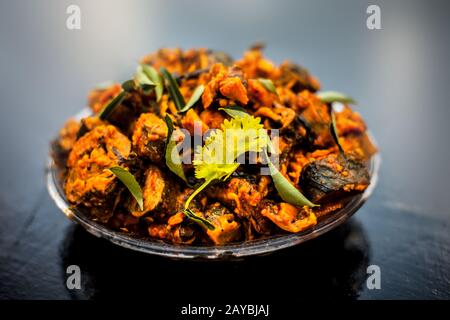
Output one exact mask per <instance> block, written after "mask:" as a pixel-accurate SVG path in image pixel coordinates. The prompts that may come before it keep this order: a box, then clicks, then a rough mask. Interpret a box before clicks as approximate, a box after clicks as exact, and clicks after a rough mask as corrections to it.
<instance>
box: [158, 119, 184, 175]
mask: <svg viewBox="0 0 450 320" xmlns="http://www.w3.org/2000/svg"><path fill="white" fill-rule="evenodd" d="M164 120H165V121H166V124H167V128H168V133H167V141H166V151H165V159H166V165H167V167H168V168H169V169H170V171H172V172H173V173H175V174H176V175H177V176H179V177H180V178H181V179H183V180H184V181H185V182H186V183H187V182H188V181H187V179H186V176H185V175H184V170H183V165H182V163H181V157H180V155H179V154H178V150H177V144H176V142H175V141H174V140H173V139H172V133H173V123H172V119H171V118H170V117H169V115H167V114H166V117H165V118H164ZM174 157H175V159H174Z"/></svg>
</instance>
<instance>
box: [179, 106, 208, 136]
mask: <svg viewBox="0 0 450 320" xmlns="http://www.w3.org/2000/svg"><path fill="white" fill-rule="evenodd" d="M181 125H182V126H183V128H184V129H186V130H187V131H189V133H190V134H191V135H194V134H195V133H199V134H204V133H205V132H206V131H208V129H209V128H208V126H207V125H206V124H205V123H204V122H203V121H202V120H201V118H200V117H199V116H198V114H197V112H195V110H193V109H190V110H189V111H188V112H186V115H185V116H184V118H183V120H181ZM196 125H197V126H198V128H197V132H195V126H196Z"/></svg>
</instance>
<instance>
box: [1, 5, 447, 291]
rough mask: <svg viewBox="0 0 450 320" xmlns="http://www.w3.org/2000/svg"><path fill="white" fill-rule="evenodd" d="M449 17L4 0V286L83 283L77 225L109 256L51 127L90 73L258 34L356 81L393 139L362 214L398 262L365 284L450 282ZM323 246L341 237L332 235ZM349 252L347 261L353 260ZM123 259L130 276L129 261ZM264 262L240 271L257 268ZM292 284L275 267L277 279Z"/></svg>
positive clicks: (284, 51) (275, 50)
mask: <svg viewBox="0 0 450 320" xmlns="http://www.w3.org/2000/svg"><path fill="white" fill-rule="evenodd" d="M71 4H76V5H79V6H80V8H81V27H82V28H81V30H74V31H70V30H68V29H67V28H66V19H67V16H68V15H67V14H66V8H67V7H68V6H69V5H71ZM369 4H377V5H379V6H380V8H381V24H382V30H368V29H367V27H366V19H367V16H368V15H367V14H366V9H367V7H368V5H369ZM449 18H450V1H437V0H436V1H416V0H396V1H393V0H391V1H376V0H372V1H364V0H362V1H361V0H345V1H343V0H341V1H335V0H320V1H318V0H314V1H312V0H311V1H299V0H297V1H280V0H276V1H275V0H271V1H264V0H225V1H212V0H184V1H137V0H135V1H130V0H129V1H111V0H89V1H88V0H86V1H79V0H70V1H67V0H58V1H57V0H54V1H50V0H40V1H37V0H17V1H12V0H11V1H7V0H0V75H1V76H0V137H1V139H0V150H1V158H0V298H73V297H72V296H71V295H70V294H69V293H68V292H67V290H66V288H65V287H64V281H65V280H64V278H63V276H64V275H65V274H64V273H63V271H61V270H65V266H66V262H65V261H66V260H64V259H65V258H64V256H65V255H67V254H69V255H70V254H73V253H71V251H70V250H67V249H64V246H63V244H64V243H65V241H66V242H67V239H69V243H73V245H72V246H74V247H76V248H78V247H79V248H80V252H82V253H83V254H80V257H78V256H76V257H77V259H79V260H80V259H81V258H82V257H85V260H87V262H88V263H92V265H93V266H97V264H98V265H100V266H101V261H102V259H103V258H102V256H98V254H97V252H96V251H95V250H94V249H95V248H96V245H99V244H100V243H101V242H100V241H99V242H91V241H92V239H91V238H89V236H88V235H87V234H85V233H80V232H78V233H77V232H75V234H78V237H81V238H82V239H84V240H82V241H80V240H79V239H78V240H77V237H75V240H74V239H72V236H71V235H70V234H71V233H70V232H68V231H67V230H70V227H71V226H72V225H71V224H70V222H69V221H68V220H67V219H66V218H65V217H64V216H63V215H62V214H60V212H58V210H57V209H56V207H55V206H54V205H53V203H52V202H51V200H50V199H49V197H48V195H47V192H46V189H45V180H44V170H45V165H46V158H47V155H48V147H49V141H50V140H51V139H52V138H53V137H54V136H55V135H56V134H57V132H58V130H59V128H60V127H61V126H62V125H63V123H64V122H65V121H66V120H67V118H68V117H70V116H71V115H73V114H75V113H76V112H78V111H79V110H80V109H81V108H83V107H84V106H85V104H86V97H87V94H88V91H89V90H90V88H92V87H93V86H94V85H95V84H97V83H100V82H103V81H106V80H116V81H123V80H125V79H127V78H129V77H130V75H131V74H132V73H133V72H134V70H135V68H136V65H137V62H138V59H139V58H140V57H141V56H143V55H145V54H147V53H149V52H151V51H154V50H156V49H158V48H160V47H164V46H169V47H176V46H180V47H182V48H191V47H199V46H203V47H209V48H212V49H218V50H224V51H227V52H229V53H230V54H232V55H233V56H234V57H235V58H238V57H240V56H241V54H242V52H243V50H245V49H246V48H247V47H248V46H249V45H251V44H252V43H254V42H255V41H264V42H265V43H266V44H267V49H266V55H267V57H269V58H270V59H272V60H273V61H275V62H281V61H282V60H284V59H290V60H293V61H294V62H297V63H299V64H301V65H304V66H305V67H307V68H308V69H309V70H310V71H311V72H312V73H313V74H314V75H316V76H317V77H318V78H319V79H320V80H321V83H322V86H323V89H325V90H339V91H343V92H345V93H347V94H349V95H351V96H353V97H354V98H355V99H356V100H357V101H358V102H359V104H358V105H357V106H356V107H355V108H356V109H357V110H358V111H359V112H361V113H362V115H363V116H364V118H365V119H366V121H367V123H368V126H369V128H370V130H371V131H372V132H373V133H374V135H375V137H376V139H377V141H378V144H379V147H380V150H381V154H382V157H383V163H382V167H381V174H380V180H379V184H378V187H377V189H376V190H375V194H374V195H373V197H372V198H371V199H370V200H369V202H368V203H367V205H366V206H364V207H363V208H362V209H361V211H360V212H358V214H357V215H356V218H355V219H352V221H356V223H359V225H361V226H362V227H363V234H364V237H367V239H368V240H367V242H368V244H369V246H368V248H367V247H364V246H363V247H362V249H361V250H360V252H361V256H362V257H366V258H367V257H369V258H370V263H375V264H381V265H382V267H383V268H384V269H383V272H384V273H383V279H385V280H383V281H385V282H383V289H386V290H381V291H379V292H376V291H370V292H369V291H368V290H362V292H358V290H357V292H358V293H357V294H358V295H360V297H362V298H380V297H384V298H392V297H400V298H405V297H408V298H424V297H426V298H438V297H441V298H448V296H449V294H450V291H449V289H448V288H449V286H450V274H449V271H450V270H449V269H448V265H449V260H448V259H449V257H450V247H449V244H450V241H449V238H448V236H449V227H450V214H449V212H450V209H449V208H450V196H449V194H450V192H449V191H448V185H449V181H450V170H449V163H450V151H449V141H448V138H449V137H450V126H449V125H448V123H449V121H450V107H449V101H450V85H449V83H450V62H449V52H450V50H449V49H450V44H449V31H450V19H449ZM69 225H70V227H69ZM357 229H358V228H357ZM352 237H353V238H352V239H353V240H355V239H354V238H355V237H354V236H352ZM357 238H358V237H356V240H357ZM353 240H351V239H350V240H349V241H353ZM329 242H336V241H333V240H331V241H329ZM342 242H343V244H342V246H343V247H344V248H347V247H348V244H347V242H345V241H342ZM85 243H89V245H87V246H85V245H84V244H85ZM91 244H92V245H93V248H94V249H92V250H90V252H91V253H90V255H89V253H88V255H87V256H85V255H84V254H85V253H86V250H88V251H89V248H90V247H91ZM316 244H317V242H316ZM357 244H358V242H357ZM358 246H359V245H358ZM318 247H319V248H320V250H319V251H321V252H323V250H325V252H326V250H327V248H328V247H329V244H328V242H327V241H325V242H324V243H323V246H321V245H320V242H319V245H318ZM61 248H62V249H61ZM102 248H103V247H102ZM108 248H109V247H108ZM331 248H333V247H331ZM116 249H117V248H116ZM350 249H351V248H350ZM102 250H103V249H102ZM118 250H119V249H117V251H118ZM72 251H73V250H72ZM312 251H314V250H312ZM349 251H350V252H352V250H349ZM344 252H346V251H345V250H344ZM116 254H117V252H116V251H113V253H112V254H111V256H114V255H116ZM336 254H337V255H339V257H338V258H337V263H338V264H342V263H345V262H346V261H347V262H348V261H350V263H352V261H353V260H352V259H341V253H340V252H338V253H336ZM130 255H131V254H130ZM136 256H137V257H138V255H137V254H136ZM294 256H295V255H289V254H288V258H287V259H288V260H287V261H292V259H294V258H293V257H294ZM127 257H128V256H127ZM322 258H323V257H322ZM357 258H358V257H357ZM77 259H75V262H76V263H78V260H77ZM96 259H98V260H96ZM139 259H140V258H139ZM139 259H138V260H137V261H142V260H139ZM149 259H150V257H149ZM277 259H278V258H277V257H274V260H269V259H267V260H265V262H264V263H263V264H260V263H258V265H259V267H258V268H263V267H264V266H267V267H269V266H273V265H277ZM81 260H82V259H81ZM313 260H315V258H314V259H313ZM356 260H358V259H356ZM106 261H109V260H106ZM149 261H150V262H149V263H150V264H151V263H153V262H152V261H151V260H149ZM156 261H159V260H156ZM270 261H272V262H273V264H272V265H271V264H270ZM298 261H300V262H299V264H300V265H301V264H302V263H303V262H302V256H301V255H299V256H298ZM317 261H318V262H317V263H318V264H320V263H321V261H322V260H320V258H319V260H317ZM325 261H327V260H325ZM364 261H366V260H364ZM158 263H159V262H158ZM327 263H328V262H327ZM365 263H368V261H366V262H365ZM169 266H170V267H171V268H172V267H173V268H175V267H176V266H177V265H176V264H169ZM109 268H112V269H111V270H112V271H111V272H112V273H113V275H114V277H116V276H117V275H118V274H117V273H114V272H115V271H116V269H120V268H121V267H120V268H116V269H114V268H113V267H111V266H109V265H108V269H109ZM195 268H196V267H195V266H194V267H193V269H195ZM236 268H238V269H236V270H241V269H242V268H243V267H242V266H239V267H236ZM250 269H251V270H252V271H251V272H248V273H245V272H244V273H242V274H241V273H239V272H236V275H238V276H241V277H244V278H245V277H250V276H251V275H252V274H253V269H252V267H251V268H250ZM168 270H171V269H170V268H169V269H168ZM339 270H341V269H337V271H339ZM342 270H343V271H345V272H347V269H346V267H344V268H342ZM361 270H362V273H363V275H364V274H365V273H364V271H365V265H364V263H363V264H362V269H361ZM177 272H178V271H177ZM261 272H262V273H264V269H261ZM133 273H134V271H133ZM354 273H357V272H355V271H352V268H351V267H350V268H349V274H352V275H353V274H354ZM102 274H103V272H99V275H100V276H101V275H102ZM138 275H139V274H138ZM100 276H99V277H100ZM331 276H332V277H333V279H334V278H336V276H335V275H334V274H331ZM106 278H107V277H106ZM338 279H340V278H339V277H338ZM344 279H346V278H345V277H344ZM108 281H109V280H107V281H105V282H108ZM258 281H259V280H258ZM347 282H348V283H347ZM255 283H257V281H255ZM337 283H338V284H339V285H343V286H344V287H346V286H354V284H353V282H352V281H347V280H344V281H341V282H339V281H337ZM281 285H282V283H281V284H279V283H278V282H274V283H273V286H274V287H275V288H276V289H274V290H275V291H274V292H276V290H278V289H280V288H281V287H278V286H281ZM99 291H101V290H99ZM103 291H108V290H103Z"/></svg>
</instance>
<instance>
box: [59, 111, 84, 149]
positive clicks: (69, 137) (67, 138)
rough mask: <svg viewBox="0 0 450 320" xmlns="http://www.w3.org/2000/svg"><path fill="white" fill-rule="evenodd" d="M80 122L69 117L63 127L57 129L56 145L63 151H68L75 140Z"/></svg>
mask: <svg viewBox="0 0 450 320" xmlns="http://www.w3.org/2000/svg"><path fill="white" fill-rule="evenodd" d="M80 126H81V124H80V122H79V121H77V120H75V119H69V120H68V121H67V122H66V124H65V125H64V127H63V128H62V129H61V130H60V131H59V137H58V146H59V148H61V150H63V151H66V152H68V151H70V149H72V146H73V144H74V143H75V141H76V140H77V133H78V130H79V129H80Z"/></svg>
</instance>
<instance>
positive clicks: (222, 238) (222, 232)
mask: <svg viewBox="0 0 450 320" xmlns="http://www.w3.org/2000/svg"><path fill="white" fill-rule="evenodd" d="M204 216H205V217H206V219H208V221H210V222H211V223H212V224H213V225H214V226H215V229H214V230H207V234H208V236H209V238H210V239H211V240H212V241H213V242H214V244H219V245H220V244H226V243H230V242H233V241H236V240H238V239H239V238H240V237H241V232H240V224H239V222H237V221H236V219H235V217H234V214H232V213H231V212H230V211H229V210H228V209H227V208H225V207H224V206H223V205H221V204H220V203H219V202H216V203H213V204H212V205H210V206H209V207H208V208H207V210H206V211H205V213H204Z"/></svg>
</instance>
